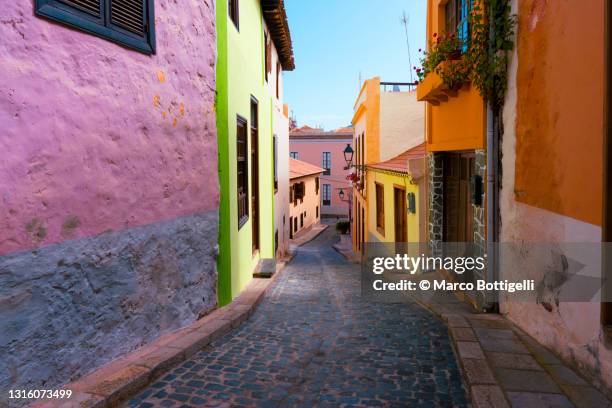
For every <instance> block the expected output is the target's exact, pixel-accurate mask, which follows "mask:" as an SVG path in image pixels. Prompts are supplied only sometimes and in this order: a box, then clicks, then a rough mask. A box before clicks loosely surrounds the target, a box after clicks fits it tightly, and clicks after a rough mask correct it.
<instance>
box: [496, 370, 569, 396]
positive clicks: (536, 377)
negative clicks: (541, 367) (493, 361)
mask: <svg viewBox="0 0 612 408" xmlns="http://www.w3.org/2000/svg"><path fill="white" fill-rule="evenodd" d="M493 370H494V372H495V375H496V377H497V379H498V380H499V385H500V386H501V387H502V388H503V389H505V390H508V391H534V392H544V393H561V390H560V389H559V387H558V386H557V384H556V383H555V382H554V381H553V379H552V378H551V377H550V375H548V374H547V373H546V372H543V371H531V370H514V369H511V368H499V367H495V368H494V369H493Z"/></svg>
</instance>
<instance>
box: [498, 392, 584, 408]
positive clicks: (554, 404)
mask: <svg viewBox="0 0 612 408" xmlns="http://www.w3.org/2000/svg"><path fill="white" fill-rule="evenodd" d="M508 399H509V400H510V405H512V407H513V408H574V404H572V403H571V402H570V400H569V399H567V397H566V396H565V395H562V394H545V393H537V392H509V393H508Z"/></svg>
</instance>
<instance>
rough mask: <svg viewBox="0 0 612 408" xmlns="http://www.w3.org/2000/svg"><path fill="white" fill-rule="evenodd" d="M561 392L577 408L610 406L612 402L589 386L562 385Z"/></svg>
mask: <svg viewBox="0 0 612 408" xmlns="http://www.w3.org/2000/svg"><path fill="white" fill-rule="evenodd" d="M561 387H562V388H563V392H565V394H566V395H567V397H568V398H569V399H570V400H571V401H572V403H574V405H575V406H576V407H577V408H593V407H597V408H610V407H612V403H610V400H608V399H607V398H606V397H605V396H604V395H603V394H602V393H601V392H599V391H597V390H596V389H595V388H593V387H591V386H576V385H562V386H561Z"/></svg>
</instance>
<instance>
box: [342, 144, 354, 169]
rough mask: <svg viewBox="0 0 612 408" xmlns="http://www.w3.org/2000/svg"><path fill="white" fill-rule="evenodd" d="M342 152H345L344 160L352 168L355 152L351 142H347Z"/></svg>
mask: <svg viewBox="0 0 612 408" xmlns="http://www.w3.org/2000/svg"><path fill="white" fill-rule="evenodd" d="M342 153H343V154H344V161H345V162H346V166H347V167H349V168H350V167H351V165H352V164H353V153H354V152H353V148H352V147H351V144H350V143H347V144H346V147H345V148H344V151H343V152H342Z"/></svg>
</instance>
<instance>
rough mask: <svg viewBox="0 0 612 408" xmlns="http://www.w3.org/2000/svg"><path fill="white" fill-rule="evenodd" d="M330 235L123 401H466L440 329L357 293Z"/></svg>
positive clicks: (426, 317)
mask: <svg viewBox="0 0 612 408" xmlns="http://www.w3.org/2000/svg"><path fill="white" fill-rule="evenodd" d="M337 240H338V237H337V235H336V232H335V231H334V228H328V229H327V230H326V231H325V232H324V233H323V234H321V235H320V236H319V237H318V238H316V239H315V240H314V241H311V242H310V243H308V244H306V245H304V246H302V247H300V248H299V249H298V250H297V253H296V255H295V257H294V259H293V260H292V261H291V263H290V264H289V265H288V266H287V267H286V268H285V270H284V271H283V272H282V275H281V276H280V277H279V279H278V280H277V281H276V283H275V284H274V286H273V287H272V288H271V290H270V291H269V292H268V294H267V296H266V297H265V299H264V300H263V301H262V303H261V304H260V306H259V307H258V309H257V311H256V312H255V313H254V315H253V316H252V317H251V319H250V320H248V321H247V322H246V323H245V324H244V325H242V326H241V327H240V328H239V329H237V330H235V331H233V332H230V333H229V334H227V335H226V336H225V337H223V338H221V339H219V340H217V341H215V342H213V343H211V345H210V346H208V347H206V348H205V349H203V350H202V351H200V352H198V353H197V354H195V355H194V356H193V357H192V358H191V359H189V360H188V361H186V362H184V363H183V364H181V365H180V366H178V367H177V368H175V369H174V370H173V371H172V372H170V373H168V374H166V375H164V376H162V378H161V379H160V380H158V381H157V382H155V383H154V384H152V385H151V386H150V387H149V388H148V389H146V390H144V391H143V392H142V393H141V394H140V395H138V396H137V397H136V398H134V399H133V400H131V401H129V403H128V406H129V407H143V408H144V407H158V406H161V407H200V406H219V407H251V406H260V407H276V406H278V407H285V406H303V407H326V406H327V407H336V406H347V407H348V406H356V407H375V406H385V407H406V406H410V407H412V406H415V407H421V406H422V407H429V406H441V407H450V406H457V407H463V406H466V405H467V397H466V391H465V387H464V385H463V383H462V379H461V374H460V372H459V369H458V366H457V362H456V358H455V355H454V353H453V350H452V347H451V341H450V339H449V335H448V331H447V329H446V326H445V325H444V324H443V323H442V322H440V321H439V320H438V319H437V318H435V317H433V316H432V315H431V314H430V313H429V312H427V311H425V310H424V309H422V308H421V307H419V306H417V305H415V304H409V303H402V304H377V303H371V302H368V301H366V300H365V299H362V298H361V297H360V280H359V271H358V268H357V266H356V265H354V264H349V263H348V262H347V261H345V260H344V258H343V257H342V256H341V255H339V254H338V253H337V252H335V251H334V250H333V249H332V244H333V243H334V242H336V241H337Z"/></svg>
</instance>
